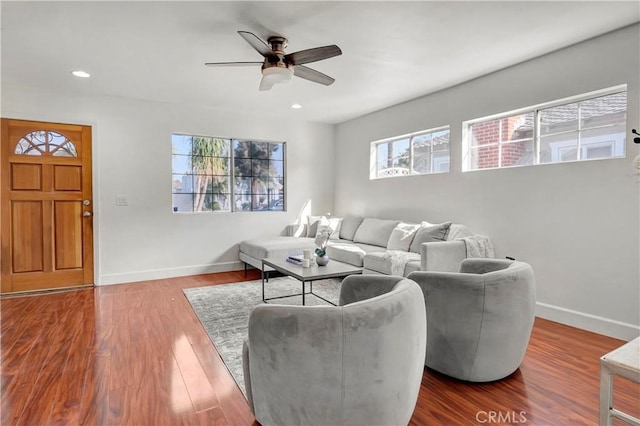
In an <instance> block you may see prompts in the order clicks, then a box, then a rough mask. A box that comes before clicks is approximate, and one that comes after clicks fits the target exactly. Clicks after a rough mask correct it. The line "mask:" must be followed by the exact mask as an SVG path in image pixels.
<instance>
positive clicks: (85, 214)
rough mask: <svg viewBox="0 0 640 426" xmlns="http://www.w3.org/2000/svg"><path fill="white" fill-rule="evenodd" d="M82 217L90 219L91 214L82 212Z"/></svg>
mask: <svg viewBox="0 0 640 426" xmlns="http://www.w3.org/2000/svg"><path fill="white" fill-rule="evenodd" d="M82 216H83V217H91V212H82Z"/></svg>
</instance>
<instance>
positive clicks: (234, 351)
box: [183, 277, 341, 396]
mask: <svg viewBox="0 0 640 426" xmlns="http://www.w3.org/2000/svg"><path fill="white" fill-rule="evenodd" d="M340 282H341V280H337V279H331V280H321V281H314V282H313V292H314V293H317V294H319V295H320V296H322V297H324V298H325V299H327V300H330V301H332V302H333V303H338V296H339V291H340ZM261 283H262V281H261V280H256V281H246V282H240V283H232V284H223V285H212V286H208V287H198V288H188V289H185V290H183V292H184V294H185V296H186V297H187V300H189V303H191V306H192V307H193V310H194V311H195V313H196V315H197V316H198V319H200V322H202V325H203V326H204V329H205V330H206V331H207V334H208V335H209V337H210V338H211V341H212V342H213V344H214V346H215V347H216V349H217V350H218V353H219V354H220V356H221V357H222V360H223V361H224V363H225V365H226V366H227V369H229V372H230V373H231V375H232V376H233V378H234V379H235V381H236V383H237V384H238V387H240V389H241V390H242V393H244V395H245V396H246V395H247V392H246V390H245V388H244V376H243V372H242V345H243V342H244V340H245V339H246V338H247V333H248V331H247V330H248V324H249V314H250V313H251V310H252V309H253V308H254V307H255V306H256V305H259V304H261V303H263V302H262V287H261V286H262V284H261ZM306 287H307V289H306V290H307V292H308V291H309V284H308V283H307V284H306ZM301 290H302V284H301V283H300V281H298V280H295V279H293V278H290V277H278V278H271V279H269V281H268V282H266V283H265V297H266V298H269V297H277V296H284V295H287V294H295V293H300V292H301ZM275 303H277V304H283V305H301V304H302V296H292V297H287V298H283V299H277V300H270V301H269V304H275ZM305 303H306V305H326V304H327V303H326V302H324V301H323V300H321V299H319V298H317V297H315V296H313V295H309V294H307V295H305Z"/></svg>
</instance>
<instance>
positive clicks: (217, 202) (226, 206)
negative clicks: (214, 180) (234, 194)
mask: <svg viewBox="0 0 640 426" xmlns="http://www.w3.org/2000/svg"><path fill="white" fill-rule="evenodd" d="M230 201H231V194H228V193H213V194H212V196H211V210H212V211H214V212H216V211H230V210H231V203H230Z"/></svg>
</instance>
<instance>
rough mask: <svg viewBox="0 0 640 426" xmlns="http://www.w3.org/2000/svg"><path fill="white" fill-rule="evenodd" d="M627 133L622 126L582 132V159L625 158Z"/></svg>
mask: <svg viewBox="0 0 640 426" xmlns="http://www.w3.org/2000/svg"><path fill="white" fill-rule="evenodd" d="M625 131H626V129H625V126H624V125H621V126H613V127H600V128H596V129H590V130H585V131H583V132H580V146H581V147H582V150H581V152H580V159H581V160H588V159H593V158H612V157H624V149H625V146H624V142H625Z"/></svg>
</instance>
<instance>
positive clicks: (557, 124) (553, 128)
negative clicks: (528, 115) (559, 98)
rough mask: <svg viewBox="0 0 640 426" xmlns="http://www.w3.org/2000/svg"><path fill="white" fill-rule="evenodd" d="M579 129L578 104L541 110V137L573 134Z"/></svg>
mask: <svg viewBox="0 0 640 426" xmlns="http://www.w3.org/2000/svg"><path fill="white" fill-rule="evenodd" d="M577 129H578V104H577V103H573V104H568V105H560V106H557V107H553V108H547V109H543V110H540V136H541V137H544V136H548V135H555V134H557V133H563V132H573V131H575V130H577Z"/></svg>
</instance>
